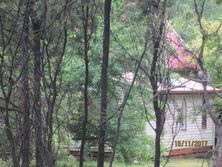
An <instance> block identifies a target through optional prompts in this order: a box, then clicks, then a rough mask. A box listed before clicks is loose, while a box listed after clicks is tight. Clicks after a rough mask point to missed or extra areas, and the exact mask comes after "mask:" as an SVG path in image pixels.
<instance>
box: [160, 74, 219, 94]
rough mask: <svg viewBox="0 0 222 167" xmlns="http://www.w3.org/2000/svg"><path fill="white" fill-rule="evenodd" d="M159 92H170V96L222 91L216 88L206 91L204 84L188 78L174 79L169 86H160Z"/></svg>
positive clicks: (209, 88)
mask: <svg viewBox="0 0 222 167" xmlns="http://www.w3.org/2000/svg"><path fill="white" fill-rule="evenodd" d="M158 90H159V91H169V93H170V94H193V93H204V92H205V91H207V93H216V92H218V91H221V90H220V89H217V88H214V87H212V86H209V85H208V86H207V87H206V90H204V87H203V84H202V83H201V82H200V81H199V82H198V81H195V80H194V79H188V78H183V77H180V78H177V79H172V80H171V83H170V85H169V86H164V85H163V84H160V85H159V89H158Z"/></svg>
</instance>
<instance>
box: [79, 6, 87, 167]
mask: <svg viewBox="0 0 222 167" xmlns="http://www.w3.org/2000/svg"><path fill="white" fill-rule="evenodd" d="M85 10H86V11H85ZM83 15H84V17H83V18H84V19H83V28H84V34H83V36H84V61H85V85H84V118H83V124H82V142H81V147H80V162H79V166H80V167H83V161H84V148H85V142H86V126H87V122H88V84H89V59H88V33H87V30H88V17H89V6H88V4H87V6H86V9H85V7H84V6H83Z"/></svg>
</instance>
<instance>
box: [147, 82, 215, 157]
mask: <svg viewBox="0 0 222 167" xmlns="http://www.w3.org/2000/svg"><path fill="white" fill-rule="evenodd" d="M171 85H172V88H171V89H170V90H169V99H168V105H167V108H166V121H165V125H164V130H163V134H162V143H163V144H164V145H165V146H166V147H167V148H169V149H171V148H172V152H171V155H172V156H176V155H183V154H191V153H193V151H194V150H198V149H199V150H205V152H206V150H209V149H210V147H212V146H213V145H214V135H215V132H214V124H213V122H212V120H211V118H210V116H209V115H208V114H207V112H206V111H205V110H204V107H203V105H204V103H205V102H204V100H203V93H204V91H205V90H204V89H203V86H202V84H201V83H199V82H197V81H194V80H191V79H186V78H179V79H175V80H173V81H172V83H171ZM163 89H164V88H163V87H161V88H160V91H161V90H163ZM206 91H207V93H208V95H209V97H210V101H212V100H213V98H214V97H215V92H216V91H218V89H216V88H213V87H211V86H207V89H206ZM150 123H151V124H152V125H153V126H154V128H155V122H154V121H151V122H150ZM145 131H146V133H147V134H149V135H152V136H155V132H154V130H153V129H152V128H151V126H150V125H149V124H148V123H147V124H146V128H145ZM203 148H205V149H203Z"/></svg>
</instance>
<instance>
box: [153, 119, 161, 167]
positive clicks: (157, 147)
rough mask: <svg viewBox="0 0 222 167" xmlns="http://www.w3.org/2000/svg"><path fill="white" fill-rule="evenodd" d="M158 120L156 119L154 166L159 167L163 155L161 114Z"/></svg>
mask: <svg viewBox="0 0 222 167" xmlns="http://www.w3.org/2000/svg"><path fill="white" fill-rule="evenodd" d="M156 118H157V120H156V130H155V133H156V136H155V159H154V167H159V166H160V156H161V147H160V141H161V139H160V137H161V131H160V129H161V126H160V124H161V119H159V118H160V116H157V117H156Z"/></svg>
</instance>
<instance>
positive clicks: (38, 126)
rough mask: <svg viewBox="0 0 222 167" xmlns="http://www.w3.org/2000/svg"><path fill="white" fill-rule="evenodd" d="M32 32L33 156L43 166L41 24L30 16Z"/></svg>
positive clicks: (39, 166) (37, 166) (38, 165)
mask: <svg viewBox="0 0 222 167" xmlns="http://www.w3.org/2000/svg"><path fill="white" fill-rule="evenodd" d="M32 26H33V32H34V40H33V41H34V48H33V54H34V117H35V119H34V125H35V146H36V148H35V156H36V167H43V143H42V118H41V57H42V55H41V48H40V46H41V45H40V36H41V30H40V28H41V24H40V22H39V20H37V18H32Z"/></svg>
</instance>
